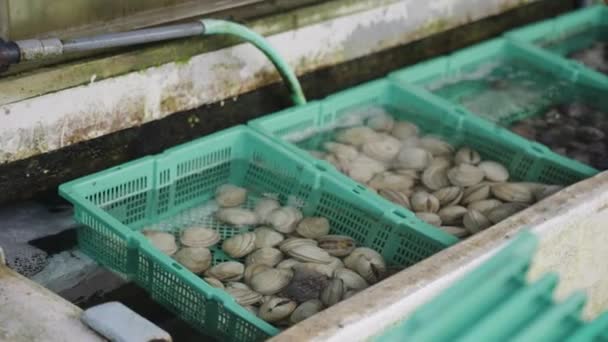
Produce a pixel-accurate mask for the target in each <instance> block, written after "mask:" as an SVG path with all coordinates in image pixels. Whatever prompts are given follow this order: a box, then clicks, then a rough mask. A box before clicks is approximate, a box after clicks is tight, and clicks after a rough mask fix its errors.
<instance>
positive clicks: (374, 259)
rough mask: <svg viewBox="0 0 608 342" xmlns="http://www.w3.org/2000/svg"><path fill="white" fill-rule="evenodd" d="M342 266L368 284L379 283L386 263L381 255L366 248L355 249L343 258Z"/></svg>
mask: <svg viewBox="0 0 608 342" xmlns="http://www.w3.org/2000/svg"><path fill="white" fill-rule="evenodd" d="M344 265H345V266H346V267H348V268H350V269H351V270H353V271H355V272H357V273H359V275H361V276H362V277H363V278H364V279H365V280H367V281H368V282H369V283H375V282H377V281H379V280H380V279H381V278H382V277H383V276H384V274H385V273H386V263H385V262H384V258H383V257H382V255H380V253H378V252H376V251H374V250H373V249H371V248H367V247H359V248H355V250H354V251H353V252H352V253H351V254H350V255H349V256H347V257H346V258H344Z"/></svg>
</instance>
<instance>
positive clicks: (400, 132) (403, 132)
mask: <svg viewBox="0 0 608 342" xmlns="http://www.w3.org/2000/svg"><path fill="white" fill-rule="evenodd" d="M418 131H419V130H418V126H416V125H414V124H413V123H410V122H407V121H396V122H395V123H394V124H393V129H392V130H391V134H392V135H393V136H394V137H395V138H397V139H399V140H405V139H407V138H410V137H416V136H417V135H418Z"/></svg>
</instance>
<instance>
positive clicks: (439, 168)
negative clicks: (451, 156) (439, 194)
mask: <svg viewBox="0 0 608 342" xmlns="http://www.w3.org/2000/svg"><path fill="white" fill-rule="evenodd" d="M422 184H424V185H425V186H426V187H427V188H429V189H431V190H433V191H436V190H439V189H442V188H445V187H448V186H450V180H449V179H448V165H443V164H439V163H435V160H433V162H432V163H431V165H430V166H429V167H427V168H426V169H425V170H424V172H423V173H422Z"/></svg>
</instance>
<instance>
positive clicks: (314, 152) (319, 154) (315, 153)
mask: <svg viewBox="0 0 608 342" xmlns="http://www.w3.org/2000/svg"><path fill="white" fill-rule="evenodd" d="M306 152H308V154H310V155H311V156H312V157H314V158H316V159H323V158H325V156H326V155H327V154H326V153H325V152H323V151H318V150H306Z"/></svg>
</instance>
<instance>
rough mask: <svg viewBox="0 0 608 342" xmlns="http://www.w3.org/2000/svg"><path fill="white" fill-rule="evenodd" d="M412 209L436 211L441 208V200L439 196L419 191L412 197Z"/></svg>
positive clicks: (428, 211)
mask: <svg viewBox="0 0 608 342" xmlns="http://www.w3.org/2000/svg"><path fill="white" fill-rule="evenodd" d="M410 203H411V204H412V209H413V210H414V211H416V212H427V213H436V212H437V210H439V200H438V199H437V197H435V196H433V195H431V194H429V193H428V192H426V191H418V192H415V193H414V194H413V195H412V198H411V199H410Z"/></svg>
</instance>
